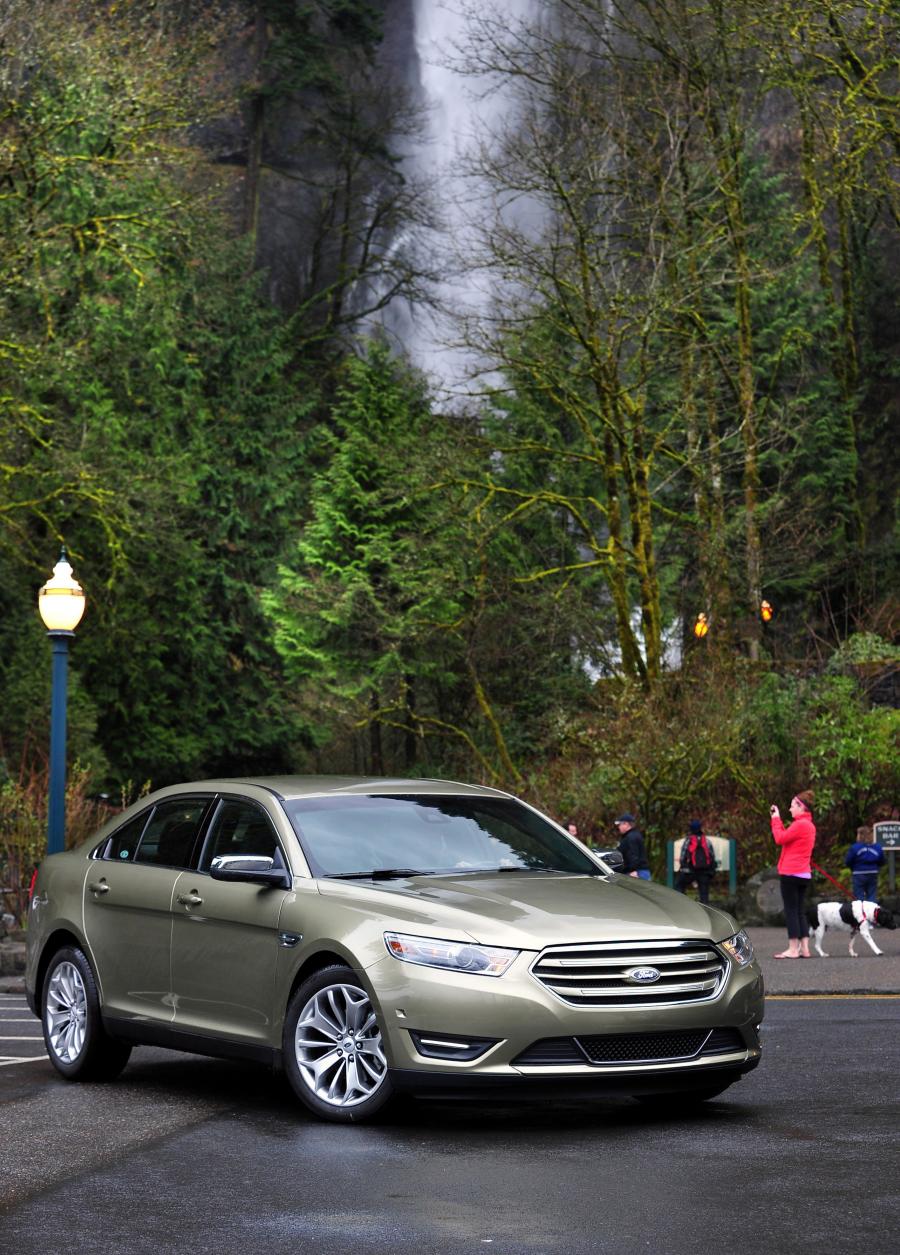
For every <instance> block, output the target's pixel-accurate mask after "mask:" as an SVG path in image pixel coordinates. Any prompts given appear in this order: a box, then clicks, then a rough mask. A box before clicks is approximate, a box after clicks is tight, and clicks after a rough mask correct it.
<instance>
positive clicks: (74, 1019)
mask: <svg viewBox="0 0 900 1255" xmlns="http://www.w3.org/2000/svg"><path fill="white" fill-rule="evenodd" d="M44 1014H45V1017H46V1023H47V1040H48V1041H49V1043H50V1049H51V1050H52V1051H53V1053H54V1054H55V1055H56V1057H57V1058H58V1059H59V1060H61V1062H63V1063H75V1062H76V1060H77V1059H78V1057H79V1056H80V1054H81V1052H82V1050H83V1049H84V1038H85V1032H86V1021H87V994H86V992H85V988H84V981H83V979H82V976H81V973H80V972H79V970H78V968H77V967H75V965H74V964H73V963H60V964H59V966H58V967H57V968H56V969H55V970H54V972H53V975H52V976H51V977H50V983H49V985H48V986H47V1000H46V1009H45V1012H44Z"/></svg>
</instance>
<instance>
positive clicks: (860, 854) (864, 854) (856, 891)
mask: <svg viewBox="0 0 900 1255" xmlns="http://www.w3.org/2000/svg"><path fill="white" fill-rule="evenodd" d="M844 862H845V864H846V865H847V867H849V868H850V871H851V873H852V875H853V896H854V898H856V899H857V900H858V901H860V902H877V901H878V898H877V897H876V894H877V892H878V870H879V868H880V867H881V866H882V864H883V863H884V850H883V849H882V848H881V846H880V845H878V844H877V842H876V841H875V833H874V832H873V831H872V829H871V828H870V827H869V825H868V824H864V825H863V826H862V828H857V830H856V840H855V841H854V842H853V844H852V845H851V847H850V849H849V850H848V851H847V857H846V858H845V859H844Z"/></svg>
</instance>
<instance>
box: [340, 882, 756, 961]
mask: <svg viewBox="0 0 900 1255" xmlns="http://www.w3.org/2000/svg"><path fill="white" fill-rule="evenodd" d="M319 891H320V893H322V894H323V895H326V896H328V897H338V898H340V899H342V902H343V904H345V905H346V906H350V907H352V908H356V909H357V910H366V909H367V908H368V909H370V910H372V911H373V912H377V913H378V915H379V918H380V920H381V921H383V923H384V925H385V927H387V928H390V927H391V926H392V925H393V926H394V927H397V928H400V929H403V928H412V927H416V928H425V929H427V931H428V934H429V935H432V936H440V935H442V934H441V932H440V930H441V929H445V930H452V931H450V932H449V934H448V933H444V934H443V935H449V937H450V938H451V939H453V938H454V934H460V933H462V934H466V935H467V936H468V937H469V938H471V939H472V940H474V941H478V942H481V943H483V944H485V945H503V946H514V947H516V948H517V949H519V950H540V949H543V947H544V946H546V945H552V944H554V943H556V944H560V943H566V944H577V943H579V942H588V941H623V940H624V941H628V940H635V941H636V940H638V939H641V938H643V939H654V940H655V939H663V938H676V939H677V938H686V939H693V938H699V937H707V938H712V939H713V940H714V941H721V940H723V939H724V938H725V937H728V936H731V934H732V933H733V932H734V931H735V925H734V921H733V920H732V919H731V918H730V917H729V916H728V915H725V914H723V913H722V912H720V911H716V910H712V909H710V908H706V907H703V906H701V905H700V904H699V903H697V902H695V901H693V899H691V898H688V897H687V896H686V895H685V894H682V893H675V892H673V891H672V890H671V889H666V888H663V886H661V885H655V884H653V883H652V882H650V881H646V880H640V879H636V878H634V877H630V876H614V877H610V878H606V877H603V876H570V875H565V874H558V873H541V872H522V873H517V872H503V873H501V874H499V875H498V874H497V873H476V874H471V873H470V874H468V875H462V876H410V877H408V878H404V879H402V880H392V881H387V882H372V881H366V880H362V881H357V880H354V881H340V880H320V881H319Z"/></svg>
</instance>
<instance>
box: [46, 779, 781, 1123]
mask: <svg viewBox="0 0 900 1255" xmlns="http://www.w3.org/2000/svg"><path fill="white" fill-rule="evenodd" d="M619 865H621V858H620V856H619V855H618V853H617V852H615V851H613V852H610V853H608V854H607V855H596V854H593V853H591V852H589V851H588V850H587V849H586V848H585V847H584V846H583V845H581V844H580V843H579V842H578V841H577V840H575V839H574V838H573V837H571V836H569V834H568V833H566V832H564V831H563V829H562V828H560V827H559V826H558V825H557V824H556V823H554V822H553V821H552V820H550V819H548V818H547V817H546V816H545V815H542V814H541V813H540V812H538V811H537V810H535V809H534V808H533V807H531V806H529V805H527V804H526V803H524V802H522V801H519V800H517V799H516V798H514V797H512V796H510V795H509V794H507V793H502V792H500V791H498V790H496V789H488V788H482V787H478V786H470V785H464V784H455V783H449V782H444V781H439V780H366V779H355V778H345V777H327V776H320V777H287V778H254V779H239V780H206V781H202V782H199V783H193V784H182V785H175V786H172V787H169V788H166V789H161V790H159V791H158V792H157V793H154V794H151V795H150V796H149V797H145V798H142V799H141V800H140V801H139V802H137V803H135V804H134V805H133V806H131V807H130V808H129V809H128V810H126V811H124V812H123V813H122V814H120V815H117V816H116V817H115V818H114V819H112V820H110V821H109V823H108V824H107V825H106V826H105V827H104V828H103V829H101V830H100V831H99V832H98V833H97V834H96V835H95V836H94V837H93V838H92V839H91V840H89V841H87V842H85V843H84V844H83V845H81V846H80V847H78V848H77V849H73V850H69V851H67V852H65V853H63V854H54V855H52V856H51V857H49V858H47V859H45V860H44V862H43V863H42V864H41V867H40V869H39V872H38V876H37V879H36V882H35V885H34V889H33V895H32V901H31V909H30V916H29V928H28V968H27V975H26V988H27V994H28V1000H29V1004H30V1006H31V1009H32V1011H33V1012H34V1014H35V1015H37V1016H39V1017H40V1018H41V1020H42V1022H43V1028H44V1036H45V1038H46V1042H47V1048H48V1051H49V1054H50V1059H51V1062H52V1063H53V1065H54V1066H55V1067H56V1069H57V1070H58V1071H59V1072H60V1073H61V1074H62V1075H63V1076H64V1077H67V1078H69V1079H70V1080H73V1081H74V1080H84V1081H87V1080H104V1079H111V1078H112V1077H114V1076H116V1075H117V1074H118V1073H119V1072H120V1071H121V1070H122V1068H123V1067H124V1066H125V1065H126V1063H127V1061H128V1057H129V1055H130V1052H131V1049H132V1047H133V1046H134V1045H138V1044H145V1045H151V1044H152V1045H158V1046H166V1047H169V1048H172V1049H176V1050H185V1051H191V1052H195V1053H201V1054H208V1055H216V1056H226V1057H235V1058H247V1059H255V1060H259V1061H260V1062H263V1063H267V1064H269V1065H272V1066H276V1067H278V1068H280V1069H283V1071H284V1073H285V1074H286V1076H287V1079H288V1081H289V1083H290V1085H291V1087H292V1089H293V1091H294V1093H295V1094H296V1095H297V1097H298V1098H299V1099H300V1100H301V1102H303V1103H304V1104H305V1105H306V1106H307V1107H308V1108H309V1109H310V1110H311V1111H313V1112H314V1113H315V1114H316V1115H318V1116H320V1117H322V1118H324V1119H328V1120H335V1121H354V1120H364V1119H367V1118H369V1117H372V1116H374V1115H375V1114H376V1113H377V1112H378V1111H380V1110H381V1109H382V1108H383V1107H384V1106H385V1105H386V1104H387V1103H388V1102H389V1100H390V1099H391V1098H392V1097H393V1096H394V1095H396V1094H401V1093H408V1094H413V1095H439V1096H444V1095H447V1094H457V1093H462V1094H465V1095H466V1096H469V1097H478V1096H479V1095H483V1096H484V1097H485V1098H488V1097H490V1098H491V1099H495V1098H497V1097H503V1096H508V1097H519V1096H521V1097H523V1098H525V1097H528V1098H531V1099H534V1098H538V1097H541V1098H542V1097H544V1096H545V1095H547V1094H551V1095H561V1096H565V1097H571V1096H573V1095H578V1096H581V1095H602V1094H603V1093H610V1092H613V1093H619V1094H626V1095H633V1096H634V1097H635V1098H638V1099H641V1100H644V1101H651V1102H654V1103H668V1104H671V1103H673V1102H677V1103H684V1102H696V1101H699V1100H703V1099H709V1098H713V1097H715V1096H716V1095H717V1094H720V1093H721V1092H722V1091H723V1090H725V1089H726V1088H727V1087H728V1086H729V1085H731V1084H733V1082H735V1081H736V1080H738V1079H739V1078H740V1077H741V1075H743V1073H745V1072H747V1071H748V1070H749V1069H751V1068H753V1067H755V1066H756V1065H757V1063H758V1062H759V1058H760V1045H759V1026H760V1023H761V1020H762V1015H763V987H762V977H761V974H760V970H759V967H758V965H757V963H756V961H755V959H754V957H753V950H752V947H751V945H750V941H749V939H748V938H747V936H746V934H745V933H744V932H743V931H741V930H740V928H739V927H738V925H737V923H736V922H735V921H734V920H733V919H731V917H730V916H728V915H726V914H724V913H723V912H721V911H718V910H714V909H712V908H710V907H707V906H702V905H700V904H698V903H695V902H693V901H692V900H691V899H689V898H687V897H686V896H684V895H683V894H678V893H674V892H672V891H670V890H668V889H665V888H663V887H661V886H659V885H655V884H653V883H652V882H649V881H645V880H640V879H634V878H631V877H627V876H622V875H619V874H617V872H616V870H615V868H616V866H619Z"/></svg>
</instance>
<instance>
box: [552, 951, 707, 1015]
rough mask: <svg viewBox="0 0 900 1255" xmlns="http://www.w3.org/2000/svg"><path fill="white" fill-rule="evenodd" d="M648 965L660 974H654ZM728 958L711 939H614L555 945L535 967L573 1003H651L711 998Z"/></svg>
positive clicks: (618, 1004)
mask: <svg viewBox="0 0 900 1255" xmlns="http://www.w3.org/2000/svg"><path fill="white" fill-rule="evenodd" d="M648 969H653V970H655V971H656V972H657V973H658V976H656V977H651V978H650V979H649V980H643V981H642V979H641V975H640V974H641V972H643V973H644V976H645V977H646V976H647V975H648ZM726 971H727V963H726V961H725V959H724V958H723V957H722V955H721V954H720V953H719V951H718V950H717V949H716V948H715V946H714V945H712V943H711V942H708V941H636V942H625V941H610V942H598V943H596V944H590V945H578V946H550V947H549V948H548V949H546V950H544V951H543V953H542V954H540V955H539V956H538V957H537V959H536V960H535V962H534V963H533V964H532V967H531V972H532V975H533V976H535V977H536V979H537V980H539V981H540V982H541V984H542V985H544V986H545V988H547V989H549V990H550V991H551V992H552V993H554V994H556V996H557V997H558V998H561V999H562V1000H563V1002H567V1003H568V1004H569V1005H570V1006H573V1007H615V1008H617V1009H622V1008H625V1007H648V1006H659V1005H661V1004H663V1003H665V1004H671V1003H677V1004H685V1003H692V1002H708V1001H709V1000H710V999H711V998H714V997H715V996H716V994H717V993H718V992H719V990H720V989H721V988H722V985H723V983H724V980H725V974H726Z"/></svg>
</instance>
